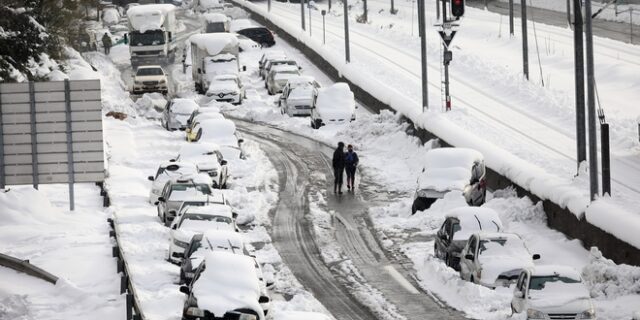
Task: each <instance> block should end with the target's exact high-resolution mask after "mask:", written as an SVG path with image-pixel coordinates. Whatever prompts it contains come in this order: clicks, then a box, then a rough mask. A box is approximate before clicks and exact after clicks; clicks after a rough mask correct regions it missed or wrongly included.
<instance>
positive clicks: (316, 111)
mask: <svg viewBox="0 0 640 320" xmlns="http://www.w3.org/2000/svg"><path fill="white" fill-rule="evenodd" d="M355 120H356V100H355V98H354V96H353V92H351V89H350V88H349V85H348V84H346V83H344V82H337V83H335V84H333V85H332V86H330V87H327V88H323V89H319V90H318V96H317V98H316V104H315V106H314V107H313V108H312V109H311V127H312V128H314V129H319V128H320V127H322V126H325V125H329V124H345V123H348V122H351V121H355Z"/></svg>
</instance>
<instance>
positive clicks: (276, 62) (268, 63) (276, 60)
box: [260, 58, 300, 89]
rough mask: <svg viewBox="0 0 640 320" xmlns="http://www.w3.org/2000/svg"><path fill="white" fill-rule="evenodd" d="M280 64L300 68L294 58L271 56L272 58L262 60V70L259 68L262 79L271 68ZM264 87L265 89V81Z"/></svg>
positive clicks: (265, 77)
mask: <svg viewBox="0 0 640 320" xmlns="http://www.w3.org/2000/svg"><path fill="white" fill-rule="evenodd" d="M281 65H290V66H295V67H296V68H298V70H300V67H298V63H297V62H296V61H295V60H291V59H288V58H273V59H267V60H266V61H265V62H264V64H263V66H262V70H260V76H262V79H265V80H266V79H267V77H268V76H269V72H271V69H273V68H274V67H276V66H281ZM264 87H265V89H266V88H267V84H266V82H265V85H264Z"/></svg>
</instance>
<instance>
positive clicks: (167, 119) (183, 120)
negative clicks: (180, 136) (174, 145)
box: [160, 98, 199, 131]
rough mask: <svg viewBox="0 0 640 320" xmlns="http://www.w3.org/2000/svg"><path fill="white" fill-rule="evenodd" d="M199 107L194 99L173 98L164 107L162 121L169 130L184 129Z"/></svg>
mask: <svg viewBox="0 0 640 320" xmlns="http://www.w3.org/2000/svg"><path fill="white" fill-rule="evenodd" d="M198 108H199V106H198V104H197V103H196V102H195V101H193V100H192V99H181V98H177V99H173V100H171V101H169V102H168V103H167V106H166V107H165V108H164V111H163V112H162V118H160V122H161V124H162V126H163V127H164V128H165V129H167V130H169V131H173V130H184V129H186V128H187V125H188V123H187V121H188V120H189V118H190V117H191V114H192V113H193V112H194V111H195V110H198Z"/></svg>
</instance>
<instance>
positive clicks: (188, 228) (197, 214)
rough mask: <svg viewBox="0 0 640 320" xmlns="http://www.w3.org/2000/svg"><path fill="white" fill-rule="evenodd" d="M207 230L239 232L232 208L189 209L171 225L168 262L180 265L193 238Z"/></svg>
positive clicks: (209, 206)
mask: <svg viewBox="0 0 640 320" xmlns="http://www.w3.org/2000/svg"><path fill="white" fill-rule="evenodd" d="M207 230H224V231H231V232H235V231H237V227H236V224H235V221H234V219H233V214H232V210H231V207H229V206H227V205H221V204H209V205H205V206H202V207H200V206H191V207H187V208H186V209H185V210H184V212H183V213H182V214H181V215H179V216H178V217H177V218H176V219H175V220H174V221H173V222H172V223H171V232H170V242H169V257H168V260H169V261H171V262H174V263H179V262H180V261H181V258H182V257H183V255H184V249H186V248H187V246H188V245H189V242H190V241H191V238H192V237H193V236H194V235H195V234H197V233H203V232H205V231H207Z"/></svg>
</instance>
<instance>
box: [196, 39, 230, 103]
mask: <svg viewBox="0 0 640 320" xmlns="http://www.w3.org/2000/svg"><path fill="white" fill-rule="evenodd" d="M189 42H190V43H191V76H192V78H193V81H194V82H195V87H196V91H198V92H199V93H200V94H204V93H205V92H207V90H208V89H209V84H210V83H211V81H212V80H213V79H214V78H215V76H218V75H225V74H238V72H239V71H240V63H239V61H238V54H239V52H240V47H239V44H238V38H237V37H236V36H235V35H234V34H230V33H202V34H194V35H192V36H191V37H189Z"/></svg>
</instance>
